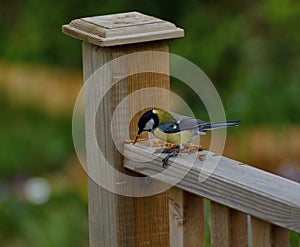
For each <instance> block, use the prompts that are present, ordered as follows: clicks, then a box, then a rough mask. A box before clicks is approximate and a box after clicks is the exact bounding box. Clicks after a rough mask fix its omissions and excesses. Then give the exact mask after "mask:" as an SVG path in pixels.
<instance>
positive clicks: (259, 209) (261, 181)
mask: <svg viewBox="0 0 300 247" xmlns="http://www.w3.org/2000/svg"><path fill="white" fill-rule="evenodd" d="M143 145H145V144H144V143H138V144H137V145H135V146H133V145H125V146H124V152H125V154H126V157H128V158H127V159H126V160H125V167H126V168H128V169H131V170H133V171H136V172H137V173H140V174H145V175H148V176H152V175H154V174H157V173H159V174H160V176H159V177H158V176H157V179H159V180H161V181H164V182H166V183H170V184H172V182H173V181H174V179H176V178H181V177H183V179H181V180H180V181H179V183H177V184H176V187H178V188H181V189H183V190H185V191H188V192H190V193H194V194H196V195H199V196H202V197H204V198H208V199H210V200H212V201H215V202H218V203H220V204H222V205H225V206H228V207H230V208H233V209H236V210H238V211H241V212H244V213H246V214H250V215H253V216H256V217H258V218H261V219H263V220H265V221H268V222H271V223H273V224H275V225H278V226H281V227H284V228H287V229H290V230H293V231H296V232H300V218H299V215H300V196H299V195H300V184H299V183H296V182H293V181H290V180H288V179H285V178H282V177H279V176H276V175H273V174H270V173H268V172H264V171H261V170H259V169H256V168H253V167H251V166H247V165H245V164H241V163H240V162H237V161H234V160H232V159H228V158H225V157H221V159H220V161H219V162H220V163H219V165H218V166H217V168H216V169H215V170H214V172H213V173H212V174H211V175H210V176H209V177H208V179H206V180H205V181H204V182H202V183H200V182H199V176H201V174H200V172H199V171H201V169H202V168H203V164H204V161H205V160H206V159H207V158H206V159H204V160H203V161H200V160H199V159H197V157H196V155H197V154H181V155H180V156H179V157H178V158H176V160H175V162H174V163H173V165H172V166H171V167H170V168H169V169H168V170H166V169H164V168H162V162H161V159H162V158H161V157H159V156H158V155H157V157H156V158H155V154H153V152H154V149H152V150H151V149H148V150H145V148H143ZM202 154H205V155H206V156H205V157H208V156H209V157H211V158H210V159H209V160H207V163H206V165H207V166H209V165H210V164H211V162H214V158H216V159H217V158H218V157H216V156H212V154H211V153H209V152H207V151H202ZM137 158H139V159H140V160H141V161H143V160H149V159H153V158H155V159H154V160H152V161H150V162H144V163H143V162H136V161H134V160H136V159H137ZM195 160H196V162H195ZM170 161H171V162H173V161H174V159H171V160H170ZM191 164H193V167H192V168H191V169H190V171H189V172H188V173H187V174H186V175H185V174H183V169H181V168H183V167H190V166H191ZM212 165H213V164H212ZM162 171H165V172H164V173H161V172H162ZM184 175H185V176H184Z"/></svg>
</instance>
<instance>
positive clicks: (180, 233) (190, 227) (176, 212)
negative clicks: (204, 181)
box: [169, 188, 205, 247]
mask: <svg viewBox="0 0 300 247" xmlns="http://www.w3.org/2000/svg"><path fill="white" fill-rule="evenodd" d="M169 208H170V209H169V219H170V246H172V247H182V246H195V247H198V246H199V247H202V246H205V237H204V205H203V198H201V197H199V196H196V195H193V194H191V193H189V192H184V191H183V190H180V189H177V188H172V189H170V190H169Z"/></svg>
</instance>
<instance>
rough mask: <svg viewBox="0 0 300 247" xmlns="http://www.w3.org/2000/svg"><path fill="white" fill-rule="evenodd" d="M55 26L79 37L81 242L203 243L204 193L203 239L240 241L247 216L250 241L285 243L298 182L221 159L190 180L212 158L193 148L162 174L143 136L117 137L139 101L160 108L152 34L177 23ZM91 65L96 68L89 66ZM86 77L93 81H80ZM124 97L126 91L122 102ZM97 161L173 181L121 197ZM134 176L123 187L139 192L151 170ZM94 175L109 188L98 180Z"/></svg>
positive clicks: (132, 125)
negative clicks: (85, 181)
mask: <svg viewBox="0 0 300 247" xmlns="http://www.w3.org/2000/svg"><path fill="white" fill-rule="evenodd" d="M63 32H64V33H66V34H67V35H70V36H72V37H75V38H78V39H80V40H82V41H83V72H84V79H85V128H86V147H87V148H86V149H87V150H86V156H87V171H88V175H89V227H90V228H89V230H90V231H89V233H90V246H92V247H94V246H97V247H98V246H100V247H102V246H108V247H114V246H204V245H205V240H204V238H205V234H204V233H205V230H204V228H205V226H204V213H203V211H204V204H203V199H204V198H207V199H209V200H210V201H211V202H210V211H211V212H210V213H211V245H212V246H247V245H248V233H249V232H250V231H249V230H248V226H249V224H248V222H247V215H251V243H252V246H288V245H289V240H288V239H289V235H288V231H289V230H292V231H295V232H297V233H299V232H300V196H299V195H300V185H299V184H298V183H295V182H292V181H289V180H286V179H283V178H280V177H278V176H275V175H272V174H269V173H266V172H263V171H260V170H258V169H255V168H252V167H250V166H247V165H244V164H241V163H239V162H236V161H233V160H230V159H227V158H224V157H222V158H221V163H220V165H219V166H217V168H216V169H215V170H214V172H213V173H212V174H211V175H210V176H209V177H208V178H207V179H206V180H205V181H203V182H199V176H201V174H202V175H203V173H201V172H200V170H201V169H202V172H204V170H205V169H204V168H205V167H203V164H204V163H203V162H204V161H205V159H207V157H212V159H213V156H211V153H209V152H206V153H205V156H204V160H203V161H201V160H199V159H198V158H197V157H195V155H197V154H191V155H188V154H184V155H181V156H180V157H179V158H177V159H176V160H175V163H173V164H172V166H171V169H170V171H171V173H166V174H164V172H162V171H164V169H163V168H162V166H161V158H157V159H154V160H153V157H155V156H153V150H151V149H146V148H145V146H143V145H145V144H144V143H138V144H137V145H136V146H133V145H131V144H125V145H123V144H124V133H126V131H127V132H128V126H129V135H130V137H131V138H132V137H134V135H135V133H136V121H137V118H138V114H134V113H136V112H137V111H138V109H139V107H141V104H144V107H142V109H143V108H146V107H153V106H156V107H162V108H168V104H169V103H168V101H169V98H168V90H169V87H170V84H169V76H168V75H169V55H168V46H167V45H166V44H165V43H163V42H162V41H161V40H163V39H169V38H176V37H182V36H183V30H182V29H180V28H177V27H176V26H175V25H174V24H172V23H169V22H165V21H162V20H160V19H157V18H154V17H150V16H146V15H143V14H140V13H137V12H131V13H124V14H115V15H108V16H99V17H93V18H81V19H77V20H74V21H72V22H71V23H70V24H68V25H64V26H63ZM111 61H114V63H110V62H111ZM103 66H106V67H103ZM101 68H105V70H104V71H102V73H97V72H99V69H100V70H101ZM88 80H92V81H93V83H91V84H90V85H89V84H88V83H87V81H88ZM151 87H155V88H160V89H161V90H158V91H155V90H154V91H151V94H150V95H149V93H148V92H143V91H142V92H143V93H144V94H142V96H141V95H139V99H141V98H142V99H143V100H142V102H141V100H138V98H136V96H134V95H135V94H134V93H135V92H140V91H141V90H142V89H144V88H151ZM104 92H105V97H103V98H102V94H103V93H104ZM129 95H133V97H131V98H129V99H128V100H127V101H124V99H125V98H126V97H127V96H129ZM101 98H102V100H101ZM124 102H125V103H124ZM118 109H119V110H120V109H121V110H120V111H119V115H118V117H117V119H116V118H114V116H115V112H116V111H117V110H118ZM131 116H134V117H133V120H132V121H130V120H131ZM113 120H116V121H115V122H114V123H115V125H114V126H112V121H113ZM112 129H113V131H111V130H112ZM118 147H119V148H120V147H121V149H123V148H124V149H123V150H121V149H119V150H118V149H117V148H118ZM121 152H123V153H124V155H125V156H126V157H127V158H126V159H124V156H123V155H122V154H121ZM100 153H102V154H103V155H104V157H105V159H106V160H105V161H104V160H103V157H102V156H101V155H100ZM136 158H138V159H139V162H137V161H134V160H136ZM195 158H196V160H197V162H196V163H195V164H194V160H195ZM215 158H217V157H215ZM149 160H150V161H149ZM106 162H108V163H109V165H110V167H112V168H114V169H115V171H118V172H120V174H127V175H129V176H131V177H134V176H141V175H146V176H152V175H154V174H157V173H159V174H160V176H156V179H159V180H160V181H161V185H163V184H168V183H171V184H173V183H174V179H176V178H180V179H179V180H178V183H176V184H175V186H173V187H172V188H170V189H168V190H166V191H164V192H161V193H159V194H155V195H151V196H147V197H133V196H125V195H124V193H115V192H118V191H120V192H124V191H126V189H128V188H127V186H128V185H129V182H128V180H126V179H124V178H123V177H122V176H120V175H119V174H117V175H116V173H111V171H110V170H109V169H108V168H107V167H109V166H107V163H106ZM191 164H194V166H193V167H191V169H188V172H187V174H183V172H184V169H182V168H186V167H188V166H190V165H191ZM130 170H132V171H130ZM168 170H169V169H168ZM185 170H186V169H185ZM143 181H144V182H143V183H136V184H133V185H131V187H129V189H128V190H129V192H130V190H137V191H142V192H143V191H145V192H147V191H149V190H150V189H151V188H152V186H154V184H155V183H154V182H153V181H154V180H152V178H147V177H146V178H145V179H144V180H143ZM104 182H108V183H110V185H111V186H110V187H109V188H106V187H105V186H103V183H104ZM100 185H101V186H100ZM127 192H128V191H127ZM125 194H126V193H125Z"/></svg>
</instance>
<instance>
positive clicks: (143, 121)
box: [138, 110, 159, 135]
mask: <svg viewBox="0 0 300 247" xmlns="http://www.w3.org/2000/svg"><path fill="white" fill-rule="evenodd" d="M158 123H159V119H158V116H157V114H155V113H154V112H153V110H149V111H146V112H145V113H144V114H143V115H142V116H141V117H140V119H139V122H138V127H139V130H138V135H139V134H141V133H142V132H143V131H151V130H153V129H155V128H156V127H157V126H158Z"/></svg>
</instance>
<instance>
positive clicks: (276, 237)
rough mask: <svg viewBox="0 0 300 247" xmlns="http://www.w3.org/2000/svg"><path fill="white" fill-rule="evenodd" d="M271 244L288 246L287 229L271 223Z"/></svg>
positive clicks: (277, 246) (282, 246) (278, 246)
mask: <svg viewBox="0 0 300 247" xmlns="http://www.w3.org/2000/svg"><path fill="white" fill-rule="evenodd" d="M272 246H273V247H289V246H290V239H289V230H287V229H285V228H282V227H279V226H275V225H272Z"/></svg>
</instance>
